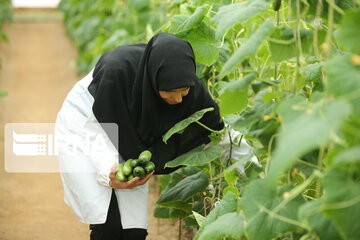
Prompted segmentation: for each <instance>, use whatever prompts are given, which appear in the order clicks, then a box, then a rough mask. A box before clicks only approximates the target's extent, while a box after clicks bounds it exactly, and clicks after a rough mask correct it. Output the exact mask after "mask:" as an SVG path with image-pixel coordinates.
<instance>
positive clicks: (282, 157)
mask: <svg viewBox="0 0 360 240" xmlns="http://www.w3.org/2000/svg"><path fill="white" fill-rule="evenodd" d="M313 99H314V102H313V103H309V102H307V100H306V99H305V98H304V97H300V96H295V97H293V98H290V99H287V100H286V101H284V102H282V103H281V104H280V106H279V108H278V112H279V114H280V115H281V117H282V119H283V127H282V129H281V130H280V133H279V137H278V142H277V147H276V149H275V151H274V154H273V158H272V161H271V164H270V169H269V173H268V176H267V177H268V179H271V180H274V181H275V180H276V177H277V176H278V175H279V174H280V173H282V172H283V171H285V170H286V169H288V168H289V167H290V166H291V165H292V163H293V162H294V161H295V159H296V158H298V157H300V156H302V155H303V154H305V153H307V152H309V151H311V150H313V149H315V148H317V147H319V146H320V145H322V144H324V143H326V141H327V140H328V139H329V137H330V135H331V133H333V132H336V131H337V130H338V129H339V128H340V126H341V124H342V123H343V121H344V120H346V118H347V116H348V115H349V114H350V111H351V107H350V105H349V104H348V103H347V102H345V101H343V100H332V101H325V98H324V97H323V96H322V95H321V94H314V95H313Z"/></svg>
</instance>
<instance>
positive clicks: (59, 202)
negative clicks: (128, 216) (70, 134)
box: [0, 10, 185, 240]
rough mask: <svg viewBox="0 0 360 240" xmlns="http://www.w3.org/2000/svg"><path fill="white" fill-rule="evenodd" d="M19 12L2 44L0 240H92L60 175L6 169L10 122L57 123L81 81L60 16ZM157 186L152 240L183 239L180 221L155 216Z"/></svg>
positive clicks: (152, 200) (153, 189)
mask: <svg viewBox="0 0 360 240" xmlns="http://www.w3.org/2000/svg"><path fill="white" fill-rule="evenodd" d="M37 11H38V12H37ZM44 11H45V12H44ZM15 13H16V14H18V17H17V18H16V19H15V22H14V23H13V24H11V25H7V26H6V27H5V31H6V33H7V35H8V37H9V40H10V42H9V43H0V57H1V59H2V68H1V69H0V90H5V91H7V92H8V96H6V97H4V98H1V99H0V127H1V132H0V164H1V166H0V239H1V240H63V239H67V240H81V239H89V237H88V236H89V230H88V225H86V224H82V223H80V222H78V221H77V220H76V218H75V216H74V215H73V213H72V212H71V210H70V208H69V207H68V206H67V205H65V203H64V202H63V189H62V184H61V181H60V177H59V174H57V173H7V172H5V170H4V159H3V158H4V124H5V123H10V122H15V123H16V122H35V123H36V122H54V121H55V119H56V114H57V112H58V110H59V109H60V106H61V104H62V101H63V100H64V98H65V96H66V94H67V92H68V91H69V90H70V89H71V88H72V86H73V85H74V83H75V82H76V81H77V80H79V79H80V77H79V76H77V75H76V67H75V64H74V62H75V59H76V50H75V48H74V46H73V45H72V43H71V41H70V40H69V39H68V38H67V36H66V32H65V29H64V27H63V24H62V21H61V18H59V17H57V16H58V13H57V12H55V11H54V10H52V11H51V10H31V12H29V10H17V11H16V12H15ZM34 13H35V14H34ZM29 16H30V17H29ZM31 16H33V17H31ZM36 16H41V17H40V18H38V17H36ZM54 16H55V17H54ZM156 186H157V184H156V183H155V179H152V180H151V183H150V200H149V229H148V230H149V236H148V238H147V239H149V240H162V239H166V240H172V239H174V240H175V239H178V236H177V233H178V232H177V228H178V227H177V222H174V221H168V220H158V219H154V218H153V217H152V211H153V206H154V203H155V201H156V199H157V190H156V188H157V187H156ZM184 239H185V238H184Z"/></svg>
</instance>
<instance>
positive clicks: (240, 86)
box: [219, 73, 256, 94]
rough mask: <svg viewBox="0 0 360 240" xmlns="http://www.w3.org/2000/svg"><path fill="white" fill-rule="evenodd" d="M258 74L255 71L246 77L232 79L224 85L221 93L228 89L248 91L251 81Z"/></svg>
mask: <svg viewBox="0 0 360 240" xmlns="http://www.w3.org/2000/svg"><path fill="white" fill-rule="evenodd" d="M255 77H256V75H255V74H254V73H250V74H248V75H246V76H245V77H243V78H241V79H239V80H232V81H230V82H228V83H226V84H224V85H223V86H222V88H221V89H220V91H219V93H220V94H221V93H224V92H228V91H236V90H239V91H246V90H247V89H248V87H249V85H250V84H251V82H252V81H253V80H254V79H255Z"/></svg>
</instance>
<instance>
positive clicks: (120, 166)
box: [117, 163, 124, 171]
mask: <svg viewBox="0 0 360 240" xmlns="http://www.w3.org/2000/svg"><path fill="white" fill-rule="evenodd" d="M123 168H124V163H119V165H118V167H117V170H118V171H119V170H121V171H122V170H123Z"/></svg>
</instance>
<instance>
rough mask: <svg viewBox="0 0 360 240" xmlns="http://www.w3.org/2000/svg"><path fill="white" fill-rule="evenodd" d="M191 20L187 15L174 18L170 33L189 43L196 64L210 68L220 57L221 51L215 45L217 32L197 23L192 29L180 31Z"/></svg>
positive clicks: (202, 23)
mask: <svg viewBox="0 0 360 240" xmlns="http://www.w3.org/2000/svg"><path fill="white" fill-rule="evenodd" d="M190 18H191V17H190V16H187V15H175V16H173V17H172V19H171V25H170V28H169V32H170V33H173V34H175V35H176V36H178V37H180V38H182V39H184V40H186V41H188V42H189V43H190V44H191V46H192V48H193V50H194V54H195V60H196V62H199V63H202V64H205V65H208V66H209V65H211V64H213V63H214V62H215V61H216V60H217V58H218V56H219V49H218V47H216V46H215V45H214V44H215V43H216V42H217V40H216V39H215V30H214V29H213V28H212V27H210V26H209V25H207V24H206V23H204V22H197V24H196V25H194V24H193V25H192V28H187V29H184V30H182V31H178V29H179V28H180V27H181V26H182V25H183V23H184V22H189V21H190V20H189V19H190Z"/></svg>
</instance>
